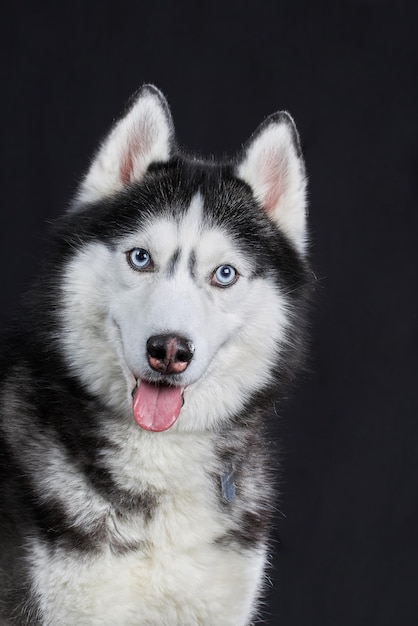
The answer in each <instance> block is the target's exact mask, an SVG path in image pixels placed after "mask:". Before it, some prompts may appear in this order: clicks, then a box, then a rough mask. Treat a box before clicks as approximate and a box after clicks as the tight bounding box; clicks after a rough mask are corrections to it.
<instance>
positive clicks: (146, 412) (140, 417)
mask: <svg viewBox="0 0 418 626" xmlns="http://www.w3.org/2000/svg"><path fill="white" fill-rule="evenodd" d="M183 392H184V387H175V386H170V385H167V384H165V383H151V382H147V381H146V380H137V384H136V386H135V387H134V389H133V391H132V398H133V404H132V411H133V415H134V419H135V421H136V423H137V424H138V426H140V427H141V428H144V429H145V430H150V431H152V432H162V431H164V430H168V429H169V428H171V426H173V424H174V423H175V421H176V420H177V418H178V416H179V415H180V411H181V407H182V406H183Z"/></svg>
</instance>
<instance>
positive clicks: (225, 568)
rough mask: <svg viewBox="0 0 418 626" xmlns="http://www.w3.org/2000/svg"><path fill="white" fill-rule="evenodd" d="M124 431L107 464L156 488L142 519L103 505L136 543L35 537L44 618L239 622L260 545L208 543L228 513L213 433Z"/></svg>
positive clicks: (252, 587) (135, 487) (108, 623)
mask: <svg viewBox="0 0 418 626" xmlns="http://www.w3.org/2000/svg"><path fill="white" fill-rule="evenodd" d="M120 435H121V433H120V431H119V434H118V439H119V442H118V443H119V444H120ZM126 437H127V440H126V444H127V445H124V446H123V447H122V448H120V450H121V452H120V454H115V455H112V456H109V458H107V459H106V461H107V464H108V466H109V467H110V470H111V473H112V476H113V478H114V480H115V481H116V482H117V483H119V484H120V487H121V488H124V489H129V490H131V491H132V492H133V493H134V492H135V491H138V492H139V491H140V490H144V489H149V490H152V491H153V492H154V493H156V494H158V496H157V501H158V504H157V506H156V509H155V512H153V514H152V516H151V517H150V519H148V520H146V519H144V518H142V517H141V519H138V516H132V518H129V520H126V519H125V520H124V521H123V522H121V521H120V520H119V521H117V518H116V517H115V516H114V515H113V514H112V511H111V510H109V511H108V513H107V524H108V533H109V536H110V538H112V536H113V537H114V538H117V539H118V540H119V542H122V543H123V542H126V544H130V545H136V546H137V547H136V548H135V549H133V550H130V551H127V552H125V553H123V552H120V551H119V552H117V551H113V550H112V549H111V548H110V547H109V545H106V546H105V547H104V548H103V549H101V550H100V551H98V552H93V553H78V552H76V553H75V552H67V551H65V552H64V551H63V550H57V551H55V552H54V553H51V552H50V551H49V550H48V549H47V548H46V546H45V545H43V544H41V543H37V544H36V545H35V546H34V548H33V552H32V564H33V569H32V571H33V580H34V586H35V588H36V589H37V591H38V594H39V597H40V605H41V610H42V613H43V620H44V624H45V626H52V625H54V626H56V625H57V624H60V626H74V624H77V625H80V626H81V625H85V626H90V625H91V626H93V625H94V626H96V625H97V626H99V625H100V626H134V625H142V624H150V625H151V624H154V625H156V626H189V625H190V626H193V625H198V624H201V625H202V626H211V625H213V626H222V625H225V626H227V625H230V626H241V625H242V626H243V625H245V624H247V623H248V622H249V620H250V617H251V613H252V610H253V608H254V606H253V605H254V597H255V594H256V592H257V589H258V587H259V584H260V576H261V571H262V567H263V564H264V554H263V553H262V552H258V551H249V550H236V549H233V548H231V547H227V546H225V545H221V544H219V543H216V539H217V538H219V537H220V536H222V535H224V534H225V532H227V531H228V528H229V523H230V522H229V521H228V520H229V517H228V516H227V515H225V513H224V512H222V510H221V507H220V506H219V496H218V494H217V493H216V488H217V485H216V481H215V480H214V479H213V476H214V475H215V474H216V473H219V471H220V468H219V467H218V465H217V461H216V457H215V455H214V453H213V441H212V439H211V436H210V435H209V434H208V435H204V436H203V439H202V436H199V435H196V434H194V435H192V434H190V435H186V436H185V435H184V433H183V434H181V435H180V434H176V433H170V434H168V433H167V434H164V435H163V436H161V434H157V435H154V434H148V433H147V434H146V436H143V435H142V434H141V437H139V436H138V435H137V433H136V432H134V433H133V432H132V431H131V429H130V428H129V429H128V430H127V431H126ZM128 437H129V444H128ZM138 477H140V481H138ZM66 506H67V508H71V502H68V501H67V505H66ZM86 506H87V503H86ZM99 508H101V507H97V509H99ZM93 509H94V506H93V507H92V511H93ZM92 515H93V513H92Z"/></svg>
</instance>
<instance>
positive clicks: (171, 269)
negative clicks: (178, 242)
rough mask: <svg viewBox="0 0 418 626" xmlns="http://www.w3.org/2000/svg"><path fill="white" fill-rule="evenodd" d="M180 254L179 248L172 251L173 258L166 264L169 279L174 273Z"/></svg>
mask: <svg viewBox="0 0 418 626" xmlns="http://www.w3.org/2000/svg"><path fill="white" fill-rule="evenodd" d="M180 254H181V251H180V248H177V249H176V250H175V251H174V254H173V256H172V257H171V259H170V260H169V262H168V268H167V275H168V276H169V277H171V276H174V273H175V271H176V267H177V264H178V261H179V259H180Z"/></svg>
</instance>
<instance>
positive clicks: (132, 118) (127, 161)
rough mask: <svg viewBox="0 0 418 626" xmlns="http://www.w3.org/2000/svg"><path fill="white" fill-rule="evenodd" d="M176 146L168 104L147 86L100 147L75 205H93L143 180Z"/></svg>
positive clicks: (150, 86)
mask: <svg viewBox="0 0 418 626" xmlns="http://www.w3.org/2000/svg"><path fill="white" fill-rule="evenodd" d="M173 147H174V125H173V121H172V118H171V113H170V109H169V107H168V104H167V101H166V99H165V98H164V96H163V95H162V93H161V92H160V91H159V90H158V89H157V88H156V87H154V86H153V85H144V86H143V87H142V88H141V89H140V90H139V91H138V92H137V93H136V94H135V95H134V96H133V97H132V99H131V102H130V106H129V108H128V111H127V113H126V115H125V116H124V117H122V118H121V119H120V120H118V121H117V122H116V124H115V125H114V126H113V128H112V129H111V131H110V133H109V134H108V136H107V137H106V138H105V140H104V141H103V143H102V144H101V146H100V148H99V150H98V152H97V154H96V155H95V157H94V159H93V161H92V163H91V166H90V169H89V170H88V172H87V175H86V176H85V178H84V180H83V181H82V183H81V185H80V188H79V190H78V193H77V198H76V204H77V203H78V202H94V201H96V200H99V199H100V198H102V197H104V196H108V195H111V194H113V193H115V192H117V191H119V190H120V189H122V188H123V187H124V186H126V185H128V184H129V183H131V182H135V181H139V180H141V178H142V177H143V176H144V174H145V172H146V171H147V169H148V167H149V165H151V163H155V162H164V161H168V159H169V158H170V156H171V154H172V151H173Z"/></svg>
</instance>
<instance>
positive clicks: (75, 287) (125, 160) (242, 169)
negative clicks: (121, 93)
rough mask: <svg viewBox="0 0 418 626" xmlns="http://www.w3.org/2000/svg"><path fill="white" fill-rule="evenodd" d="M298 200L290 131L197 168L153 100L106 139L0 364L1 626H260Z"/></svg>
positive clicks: (258, 137) (262, 131)
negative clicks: (273, 437)
mask: <svg viewBox="0 0 418 626" xmlns="http://www.w3.org/2000/svg"><path fill="white" fill-rule="evenodd" d="M305 188H306V177H305V169H304V164H303V160H302V156H301V151H300V146H299V141H298V135H297V132H296V129H295V126H294V123H293V121H292V119H291V117H290V116H289V114H288V113H285V112H279V113H276V114H273V115H272V116H270V117H268V118H267V119H266V120H265V121H264V123H262V124H261V126H260V127H259V128H258V130H257V131H256V132H255V134H254V135H253V136H252V137H251V139H250V140H249V141H248V142H247V143H246V144H245V145H244V147H243V149H242V150H241V151H240V153H239V155H238V156H237V157H236V158H235V159H231V160H230V161H224V162H216V161H214V160H210V159H208V160H203V159H201V158H197V157H193V156H188V155H186V154H184V153H182V152H181V151H180V150H179V149H178V147H177V145H176V141H175V137H174V127H173V123H172V119H171V115H170V111H169V108H168V105H167V102H166V100H165V99H164V97H163V95H162V94H161V93H160V92H159V91H158V90H157V89H156V88H155V87H153V86H149V85H147V86H144V87H142V88H141V89H140V90H139V92H138V93H137V94H136V95H135V97H134V98H133V99H132V101H131V103H130V106H129V108H128V110H127V112H126V114H125V115H124V116H123V117H122V118H121V119H120V120H119V121H118V122H117V123H116V124H115V125H114V127H113V128H112V129H111V131H110V133H109V134H108V136H107V137H106V138H105V139H104V141H103V143H102V144H101V145H100V147H99V149H98V151H97V153H96V155H95V157H94V159H93V161H92V163H91V166H90V168H89V170H88V172H87V174H86V176H85V177H84V179H83V180H82V182H81V184H80V187H79V189H78V191H77V193H76V196H75V199H74V201H73V202H72V204H71V206H70V207H69V209H68V210H67V212H66V214H65V215H64V216H63V217H62V218H61V219H60V220H59V221H58V223H57V224H56V225H55V228H54V231H53V233H52V236H51V245H50V250H49V254H48V255H47V259H46V261H45V265H44V267H43V271H42V273H41V275H40V278H39V279H38V280H37V281H36V284H35V285H34V288H33V289H32V290H31V292H30V294H29V295H28V297H27V298H26V308H25V311H24V315H22V319H21V320H20V322H19V327H18V328H17V330H16V331H15V332H13V333H11V336H9V337H8V339H7V341H5V347H4V348H3V349H2V357H1V358H2V373H1V395H0V403H1V408H0V433H1V438H0V447H1V450H0V467H1V477H0V499H1V500H0V506H1V512H0V622H1V624H5V625H6V624H7V625H10V624H15V625H19V626H23V625H26V626H36V625H42V626H93V625H95V626H131V625H132V626H133V625H142V624H145V625H147V624H148V625H156V626H176V625H177V626H194V625H199V624H200V625H204V626H228V625H229V626H241V625H247V624H250V623H254V621H255V620H256V619H257V610H258V607H259V601H260V597H262V593H263V579H264V576H265V568H266V555H267V551H268V540H269V525H270V521H271V516H272V511H273V510H274V508H275V499H274V490H273V488H272V480H271V475H270V474H271V468H272V465H273V463H274V459H272V455H271V453H270V451H269V447H268V445H267V438H266V436H265V433H264V429H265V424H266V423H267V421H268V420H270V419H274V411H273V408H274V405H273V403H274V400H275V399H280V397H281V396H282V395H283V393H284V390H285V389H286V388H287V385H288V384H289V383H291V382H292V381H293V379H294V376H295V373H296V371H297V370H298V368H299V365H300V364H301V362H302V357H303V345H304V336H305V327H306V322H305V308H306V303H307V301H308V296H309V292H310V289H311V287H310V284H311V273H310V271H309V268H308V262H307V238H306V196H305ZM16 326H17V325H16Z"/></svg>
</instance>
